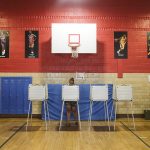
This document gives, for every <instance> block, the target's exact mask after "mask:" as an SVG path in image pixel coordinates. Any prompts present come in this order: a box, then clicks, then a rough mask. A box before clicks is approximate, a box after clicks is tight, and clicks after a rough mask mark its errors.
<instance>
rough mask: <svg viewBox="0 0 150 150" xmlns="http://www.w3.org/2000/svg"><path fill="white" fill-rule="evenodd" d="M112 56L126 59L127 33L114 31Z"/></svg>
mask: <svg viewBox="0 0 150 150" xmlns="http://www.w3.org/2000/svg"><path fill="white" fill-rule="evenodd" d="M114 58H115V59H127V58H128V34H127V32H126V31H124V32H118V31H115V32H114Z"/></svg>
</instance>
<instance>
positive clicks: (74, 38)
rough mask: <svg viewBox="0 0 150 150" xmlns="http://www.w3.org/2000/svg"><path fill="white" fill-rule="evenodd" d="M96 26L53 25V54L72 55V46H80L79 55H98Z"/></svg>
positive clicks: (78, 24)
mask: <svg viewBox="0 0 150 150" xmlns="http://www.w3.org/2000/svg"><path fill="white" fill-rule="evenodd" d="M96 43H97V42H96V24H94V23H93V24H87V23H86V24H84V23H52V53H72V51H71V47H70V46H69V45H70V44H75V45H76V44H78V45H79V46H78V48H77V49H78V53H87V54H88V53H96V51H97V50H96V49H97V45H96Z"/></svg>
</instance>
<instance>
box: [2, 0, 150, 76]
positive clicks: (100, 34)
mask: <svg viewBox="0 0 150 150" xmlns="http://www.w3.org/2000/svg"><path fill="white" fill-rule="evenodd" d="M86 1H87V3H86ZM149 6H150V2H149V1H148V0H132V1H131V0H126V1H122V0H115V1H114V0H82V2H81V0H72V2H71V0H44V1H37V0H32V1H31V0H30V1H29V0H13V1H10V0H5V1H4V0H3V1H1V2H0V30H9V31H10V57H9V58H3V59H2V58H1V59H0V72H76V71H82V72H104V73H105V72H106V73H107V72H108V73H116V72H118V74H119V75H121V74H122V73H128V72H129V73H135V72H136V73H146V72H150V67H149V66H150V59H148V58H147V53H146V49H147V45H146V43H147V41H146V40H147V39H146V34H147V32H148V31H150V9H149ZM51 23H96V24H97V54H81V55H79V58H78V59H72V58H71V55H70V54H51ZM29 29H33V30H34V29H35V30H39V58H36V59H33V58H25V56H24V54H25V46H24V45H25V44H24V41H25V37H24V33H25V30H29ZM114 31H127V32H128V59H124V60H117V59H114V52H113V49H114V41H113V34H114Z"/></svg>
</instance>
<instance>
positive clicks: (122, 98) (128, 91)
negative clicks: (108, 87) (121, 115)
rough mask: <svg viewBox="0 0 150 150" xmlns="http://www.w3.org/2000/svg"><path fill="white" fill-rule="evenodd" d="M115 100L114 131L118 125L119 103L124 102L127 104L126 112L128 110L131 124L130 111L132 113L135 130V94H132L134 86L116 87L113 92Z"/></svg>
mask: <svg viewBox="0 0 150 150" xmlns="http://www.w3.org/2000/svg"><path fill="white" fill-rule="evenodd" d="M113 99H114V102H115V103H114V104H115V106H114V107H112V110H113V108H115V120H114V130H115V124H116V113H117V109H118V103H121V102H124V103H126V110H127V118H128V122H129V111H131V115H132V121H133V129H135V121H134V114H133V107H132V106H133V94H132V86H131V85H116V86H114V90H113Z"/></svg>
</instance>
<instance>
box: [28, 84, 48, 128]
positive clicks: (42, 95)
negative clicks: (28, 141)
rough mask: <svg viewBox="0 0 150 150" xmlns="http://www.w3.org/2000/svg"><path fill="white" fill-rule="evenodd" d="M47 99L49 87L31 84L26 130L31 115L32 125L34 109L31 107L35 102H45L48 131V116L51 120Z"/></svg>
mask: <svg viewBox="0 0 150 150" xmlns="http://www.w3.org/2000/svg"><path fill="white" fill-rule="evenodd" d="M47 99H48V88H47V85H33V84H29V87H28V100H29V101H30V102H29V109H28V117H27V125H26V130H27V128H28V124H29V118H30V114H31V123H32V108H31V107H32V102H33V101H41V102H43V106H44V115H45V125H46V130H47V119H46V116H48V120H50V118H49V111H48V104H47Z"/></svg>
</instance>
